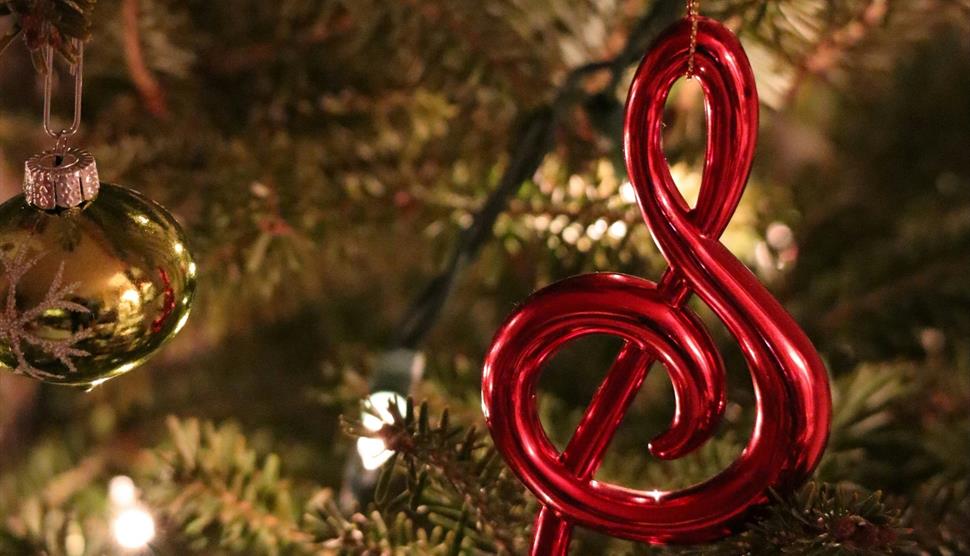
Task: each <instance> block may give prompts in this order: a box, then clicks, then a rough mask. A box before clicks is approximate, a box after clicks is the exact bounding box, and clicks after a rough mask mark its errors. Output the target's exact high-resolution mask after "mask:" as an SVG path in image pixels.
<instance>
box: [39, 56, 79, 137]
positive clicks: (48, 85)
mask: <svg viewBox="0 0 970 556" xmlns="http://www.w3.org/2000/svg"><path fill="white" fill-rule="evenodd" d="M74 45H75V47H76V48H77V62H76V63H74V64H72V65H71V73H73V74H74V120H73V121H72V122H71V126H70V127H68V128H64V129H59V130H55V129H52V128H51V90H52V89H53V80H54V47H53V46H52V45H50V44H48V45H46V46H44V65H45V75H44V131H46V132H47V134H48V135H50V136H51V137H53V138H54V139H55V140H56V141H57V142H56V144H55V147H54V148H55V149H56V150H57V151H60V152H63V151H64V149H66V148H67V140H68V139H69V138H70V137H71V136H72V135H74V134H75V133H77V131H78V129H80V127H81V88H82V85H83V83H84V43H83V42H82V41H81V40H79V39H74Z"/></svg>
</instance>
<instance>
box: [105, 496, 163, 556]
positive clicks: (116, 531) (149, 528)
mask: <svg viewBox="0 0 970 556" xmlns="http://www.w3.org/2000/svg"><path fill="white" fill-rule="evenodd" d="M111 533H112V534H113V535H114V538H115V542H116V543H118V545H119V546H121V547H122V548H124V549H126V550H140V549H142V548H145V547H146V546H148V543H150V542H152V539H154V538H155V519H154V518H152V516H151V514H149V513H148V512H147V511H145V510H144V509H143V508H140V507H137V506H134V507H130V508H128V509H125V510H122V511H121V512H120V513H119V514H118V515H116V516H115V518H114V520H113V521H112V522H111Z"/></svg>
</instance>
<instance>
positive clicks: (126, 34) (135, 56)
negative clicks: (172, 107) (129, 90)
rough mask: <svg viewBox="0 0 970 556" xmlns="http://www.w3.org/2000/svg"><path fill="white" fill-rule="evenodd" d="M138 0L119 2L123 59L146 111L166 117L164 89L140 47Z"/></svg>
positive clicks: (158, 116) (166, 105) (161, 117)
mask: <svg viewBox="0 0 970 556" xmlns="http://www.w3.org/2000/svg"><path fill="white" fill-rule="evenodd" d="M138 2H139V0H123V2H122V3H121V22H122V30H123V31H122V41H123V44H124V46H125V61H126V62H127V64H128V73H129V75H131V80H132V82H133V83H134V84H135V88H136V89H138V94H139V96H141V100H142V102H143V103H144V104H145V108H146V109H147V110H148V112H149V113H150V114H151V115H152V116H155V117H156V118H159V119H164V118H167V117H168V102H167V101H166V100H165V90H164V89H162V86H161V85H160V84H159V82H158V80H157V79H155V76H154V75H153V74H152V72H151V70H150V69H148V66H147V65H146V64H145V57H144V55H143V54H142V49H141V34H140V33H139V30H138V8H139V6H138Z"/></svg>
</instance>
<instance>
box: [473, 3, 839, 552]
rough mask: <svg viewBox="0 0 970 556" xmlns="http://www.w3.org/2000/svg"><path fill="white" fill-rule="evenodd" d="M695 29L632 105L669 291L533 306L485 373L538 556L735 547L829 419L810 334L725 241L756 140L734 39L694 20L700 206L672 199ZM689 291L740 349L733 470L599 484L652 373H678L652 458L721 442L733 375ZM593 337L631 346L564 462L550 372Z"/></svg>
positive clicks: (788, 481) (595, 277)
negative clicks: (549, 401)
mask: <svg viewBox="0 0 970 556" xmlns="http://www.w3.org/2000/svg"><path fill="white" fill-rule="evenodd" d="M690 35H691V24H690V21H689V20H683V21H681V22H680V23H677V24H675V25H674V26H673V27H672V28H671V29H669V30H668V31H667V32H666V33H665V34H664V35H663V36H662V37H661V38H660V39H659V40H658V41H657V43H656V44H655V45H654V46H653V48H652V49H651V50H650V52H649V53H648V54H647V56H646V57H645V59H644V60H643V62H642V63H641V65H640V68H639V69H638V70H637V72H636V76H635V77H634V79H633V84H632V86H631V88H630V93H629V98H628V100H627V107H626V121H625V132H624V147H625V152H626V163H627V170H628V173H629V176H630V181H631V183H632V184H633V186H634V188H635V190H636V193H637V198H638V201H639V204H640V208H641V210H642V212H643V216H644V218H645V219H646V222H647V224H648V226H649V227H650V230H651V232H652V234H653V237H654V239H655V241H656V242H657V245H658V246H659V248H660V251H661V252H662V253H663V254H664V257H665V258H666V259H667V261H668V262H669V264H670V267H669V268H668V269H667V271H666V272H665V273H664V275H663V277H662V278H661V279H660V282H659V283H657V284H654V283H653V282H649V281H647V280H644V279H641V278H637V277H633V276H627V275H623V274H610V273H602V274H587V275H582V276H576V277H573V278H569V279H566V280H563V281H561V282H558V283H556V284H553V285H551V286H549V287H547V288H544V289H542V290H540V291H539V292H537V293H535V294H534V295H533V296H531V297H530V298H529V299H528V301H526V302H525V303H524V304H523V305H522V306H521V307H519V308H518V310H516V311H515V312H514V313H513V314H512V315H511V316H510V317H509V319H508V320H507V321H506V322H505V324H503V325H502V327H501V328H500V329H499V331H498V333H497V334H496V336H495V340H494V342H493V344H492V346H491V348H490V350H489V352H488V355H487V357H486V360H485V371H484V376H483V379H482V404H483V409H484V411H485V418H486V420H487V422H488V425H489V428H490V429H491V432H492V436H493V437H494V439H495V443H496V445H497V446H498V448H499V450H500V451H501V453H502V454H503V455H504V457H505V459H506V461H507V462H508V464H509V466H510V467H511V468H512V469H513V470H514V471H515V473H516V474H517V475H518V477H519V478H520V479H521V480H522V481H523V482H524V483H525V484H526V486H527V487H528V488H529V489H530V490H532V492H533V493H535V495H536V497H537V498H538V499H539V501H540V503H541V504H542V506H543V507H542V510H541V511H540V513H539V515H538V517H537V519H536V524H535V539H534V542H533V547H532V553H533V554H565V553H566V551H567V548H568V545H569V540H570V536H571V532H572V528H573V526H575V525H579V526H584V527H590V528H593V529H597V530H600V531H603V532H606V533H608V534H611V535H614V536H617V537H622V538H626V539H631V540H636V541H642V542H649V543H668V542H671V543H673V542H676V543H691V542H704V541H710V540H713V539H716V538H718V537H721V536H724V535H727V534H729V533H730V532H731V531H732V529H733V528H734V527H736V526H737V525H738V524H739V522H740V520H741V519H742V518H743V517H744V515H745V513H746V512H747V510H749V509H750V508H751V507H752V506H753V505H756V504H760V503H763V502H765V501H766V492H767V490H768V488H769V487H772V488H776V489H782V490H785V489H790V488H792V487H794V486H796V485H797V484H798V483H799V482H801V481H803V480H804V479H805V478H806V477H808V475H809V474H810V473H811V472H812V470H813V469H814V467H815V465H816V464H817V463H818V460H819V458H820V457H821V455H822V452H823V450H824V448H825V443H826V439H827V437H828V430H829V421H830V418H831V402H830V397H829V385H828V377H827V373H826V371H825V367H824V366H823V364H822V361H821V359H820V358H819V356H818V354H817V353H816V352H815V349H814V347H813V346H812V344H811V342H810V341H809V339H808V338H807V337H806V336H805V333H804V332H802V330H801V329H800V328H799V327H798V325H797V324H796V323H795V321H794V320H793V319H792V317H791V316H790V315H789V314H788V313H787V312H785V310H784V309H783V308H782V306H781V305H780V304H779V303H778V301H776V300H775V299H774V298H773V297H772V296H771V295H770V294H769V293H768V291H767V290H766V289H765V288H764V287H763V286H762V285H761V284H760V283H759V282H758V280H757V279H756V278H755V277H754V276H753V275H752V274H751V272H750V271H748V269H747V268H745V266H744V265H743V264H742V263H740V262H739V261H738V260H737V259H735V258H734V256H733V255H732V254H731V252H730V251H728V250H727V248H725V247H724V246H723V245H721V243H720V242H719V241H718V238H719V236H720V235H721V232H723V230H724V228H725V226H726V225H727V223H728V220H730V218H731V215H732V214H733V212H734V209H735V207H736V206H737V204H738V201H739V200H740V197H741V193H742V191H743V190H744V185H745V182H746V181H747V177H748V173H749V172H750V169H751V162H752V159H753V156H754V148H755V142H756V135H757V132H758V99H757V91H756V90H755V83H754V77H753V75H752V73H751V66H750V64H749V63H748V59H747V57H746V56H745V54H744V51H743V49H742V48H741V44H740V43H739V42H738V40H737V38H736V37H735V36H734V35H733V34H732V33H731V32H730V31H729V30H728V29H726V28H725V27H723V26H722V25H720V24H719V23H717V22H715V21H713V20H710V19H706V18H699V20H698V29H697V38H696V41H697V43H696V54H695V59H694V75H695V77H696V78H697V79H699V80H700V84H701V86H702V87H703V90H704V96H705V103H706V115H707V126H708V140H707V153H706V158H705V161H704V174H703V182H702V185H701V189H700V195H699V199H698V201H697V205H696V207H695V208H693V209H692V208H690V207H689V206H688V205H687V203H686V202H685V201H684V199H683V197H682V196H681V195H680V193H679V191H678V190H677V187H676V185H675V184H674V182H673V179H672V178H671V176H670V170H669V167H668V166H667V161H666V159H665V157H664V153H663V150H662V147H661V137H662V126H663V110H664V105H665V103H666V99H667V94H668V93H669V91H670V88H671V87H672V86H673V84H674V82H675V81H677V79H678V78H680V77H682V76H683V75H684V74H685V71H686V69H687V63H688V57H689V49H690ZM692 293H696V294H697V295H698V296H699V297H700V298H701V300H703V301H704V303H706V304H707V305H709V306H710V307H711V309H713V311H714V313H715V314H717V316H718V317H719V318H720V319H721V320H723V321H724V324H725V325H726V326H727V328H728V330H729V331H730V332H731V334H732V335H733V336H734V337H735V338H736V339H737V341H738V342H739V344H740V346H741V349H742V352H743V354H744V357H745V360H746V361H747V365H748V368H749V372H750V373H751V378H752V382H753V384H754V390H755V397H756V400H757V417H756V419H755V424H754V430H753V431H752V432H751V436H750V440H749V442H748V445H747V447H746V449H745V450H744V451H743V453H742V454H741V456H739V458H738V459H737V461H735V462H734V463H733V464H732V465H731V466H730V467H728V468H727V469H725V470H724V471H722V472H721V473H720V474H718V475H716V476H714V477H712V478H711V479H708V480H707V481H705V482H703V483H700V484H696V485H693V486H691V487H688V488H685V489H682V490H676V491H670V492H667V491H660V490H653V491H640V490H633V489H629V488H625V487H622V486H619V485H614V484H609V483H602V482H598V481H596V480H593V478H592V477H593V475H594V473H595V472H596V469H597V468H598V467H599V464H600V461H601V460H602V458H603V454H604V452H605V450H606V447H607V446H608V445H609V442H610V439H611V438H612V436H613V433H614V432H615V430H616V428H617V426H618V425H619V423H620V420H621V419H622V417H623V415H624V413H625V412H626V410H627V407H628V406H629V404H630V402H631V401H632V400H633V398H634V396H635V395H636V392H637V390H638V389H639V387H640V385H641V384H642V383H643V379H644V377H645V376H646V373H647V370H648V369H649V367H650V365H651V364H652V363H653V362H654V361H659V362H661V363H662V364H663V365H664V366H665V367H666V369H667V372H668V373H670V376H671V381H672V383H673V386H674V392H675V396H676V411H675V413H674V417H673V421H672V422H671V424H670V427H669V429H668V430H667V431H665V432H664V433H662V434H660V435H659V436H658V437H656V438H654V439H653V441H652V442H650V445H649V448H650V452H651V453H652V454H653V455H654V456H656V457H659V458H663V459H675V458H678V457H681V456H683V455H685V454H687V453H688V452H690V451H691V450H694V449H695V448H697V447H698V446H700V445H701V444H703V443H704V442H705V441H707V440H708V439H709V438H710V437H711V435H712V434H713V432H714V430H715V427H716V426H717V423H718V421H719V420H720V418H721V415H722V413H723V411H724V405H725V384H724V381H725V379H724V365H723V362H722V360H721V357H720V355H719V354H718V352H717V350H716V348H715V346H714V342H713V341H712V340H711V337H710V335H709V334H708V333H707V332H706V331H705V330H704V327H703V324H702V323H701V321H700V319H698V317H697V316H696V315H695V314H694V313H693V312H691V310H690V309H689V308H688V307H687V305H686V300H687V299H688V297H689V296H690V295H691V294H692ZM589 334H611V335H615V336H619V337H620V338H623V339H624V340H625V343H624V347H623V348H622V350H621V351H620V354H619V355H618V357H617V359H616V361H615V363H614V364H613V366H612V368H611V370H610V372H609V374H608V376H607V378H606V379H605V381H604V382H603V384H602V385H601V386H600V387H599V390H598V391H597V392H596V394H595V395H594V397H593V400H592V402H591V403H590V405H589V408H588V409H587V411H586V414H585V415H584V417H583V419H582V421H581V422H580V424H579V427H578V428H577V430H576V432H575V434H574V436H573V438H572V440H571V441H570V442H569V444H568V445H567V447H566V449H565V450H564V451H563V452H562V453H559V452H558V450H557V449H556V448H555V447H554V446H553V444H552V443H551V442H550V441H549V439H548V437H547V436H546V434H545V431H544V430H543V428H542V425H541V424H540V421H539V415H538V413H537V408H536V383H537V381H538V378H539V372H540V370H541V368H542V365H543V363H544V362H545V361H546V360H547V359H548V358H549V357H550V356H551V355H552V354H553V353H555V352H556V351H557V350H558V349H559V348H560V347H562V346H563V344H565V343H566V342H569V341H570V340H573V339H575V338H578V337H580V336H585V335H589Z"/></svg>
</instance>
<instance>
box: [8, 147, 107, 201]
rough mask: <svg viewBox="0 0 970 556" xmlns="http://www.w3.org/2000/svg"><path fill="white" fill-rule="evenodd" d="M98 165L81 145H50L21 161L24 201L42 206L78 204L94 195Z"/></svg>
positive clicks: (96, 190)
mask: <svg viewBox="0 0 970 556" xmlns="http://www.w3.org/2000/svg"><path fill="white" fill-rule="evenodd" d="M99 188H100V182H99V181H98V165H97V164H96V163H95V161H94V156H93V155H92V154H91V153H89V152H88V151H86V150H84V149H78V148H76V147H68V148H66V149H63V150H60V149H51V150H47V151H44V152H42V153H39V154H35V155H34V156H32V157H30V158H28V159H27V162H26V163H25V164H24V197H25V198H26V200H27V204H29V205H32V206H35V207H37V208H40V209H44V210H60V209H68V208H73V207H76V206H79V205H81V204H83V203H86V202H88V201H91V200H93V199H94V198H95V197H97V196H98V189H99Z"/></svg>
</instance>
